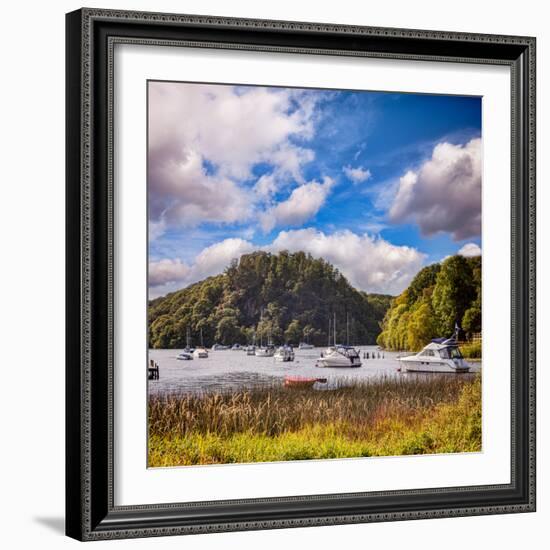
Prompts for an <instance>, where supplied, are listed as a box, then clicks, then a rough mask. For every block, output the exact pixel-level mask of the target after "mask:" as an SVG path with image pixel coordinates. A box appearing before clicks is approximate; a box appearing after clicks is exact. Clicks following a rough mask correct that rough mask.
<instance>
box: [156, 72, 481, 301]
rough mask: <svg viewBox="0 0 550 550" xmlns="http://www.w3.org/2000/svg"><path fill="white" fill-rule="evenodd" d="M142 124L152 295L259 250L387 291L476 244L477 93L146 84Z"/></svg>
mask: <svg viewBox="0 0 550 550" xmlns="http://www.w3.org/2000/svg"><path fill="white" fill-rule="evenodd" d="M149 128H150V134H149V171H148V193H149V205H150V212H149V218H150V219H149V221H150V239H149V241H150V242H149V260H150V266H149V280H150V294H151V295H152V296H155V295H161V294H164V293H166V292H168V291H170V290H174V289H177V288H181V287H183V286H186V285H187V284H190V283H192V282H195V281H196V280H200V279H201V278H204V277H205V276H208V275H212V274H215V273H218V272H221V271H223V268H224V267H225V265H227V263H228V262H229V261H230V260H231V258H232V257H238V256H240V255H241V254H243V253H247V252H250V251H252V250H257V249H264V250H268V251H273V252H276V251H277V250H281V249H282V248H287V249H289V250H298V249H304V250H306V251H308V252H311V253H312V254H313V255H314V256H323V257H325V258H326V259H327V260H328V261H331V262H332V263H334V264H335V265H337V266H338V267H339V268H340V269H341V270H342V272H343V273H344V274H345V275H346V276H347V277H348V279H350V282H352V284H354V285H355V286H357V287H359V288H362V289H363V290H367V291H376V292H389V293H392V294H396V293H398V292H400V291H402V290H403V289H404V288H405V287H406V285H407V284H408V282H410V279H411V278H412V277H413V276H414V274H415V273H416V272H417V271H418V269H420V267H422V266H423V265H426V264H427V263H432V262H434V261H439V260H441V259H442V258H444V257H446V256H448V255H451V254H456V253H457V252H458V251H460V250H461V249H464V250H465V251H466V252H464V251H463V253H465V254H470V255H471V254H478V253H480V252H481V251H480V247H481V139H480V138H481V99H480V98H478V97H459V96H436V95H421V94H403V93H386V92H366V91H334V90H301V89H288V88H266V87H247V86H239V87H234V86H224V85H204V84H192V83H165V82H151V83H149ZM465 246H466V248H464V247H465ZM346 251H347V252H348V253H349V255H350V256H351V255H353V259H350V258H349V257H348V255H347V254H346Z"/></svg>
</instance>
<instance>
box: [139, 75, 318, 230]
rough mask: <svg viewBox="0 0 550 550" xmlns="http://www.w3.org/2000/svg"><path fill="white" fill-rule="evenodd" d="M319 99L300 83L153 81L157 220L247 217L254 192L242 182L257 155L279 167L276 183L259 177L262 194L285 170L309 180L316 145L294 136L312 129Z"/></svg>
mask: <svg viewBox="0 0 550 550" xmlns="http://www.w3.org/2000/svg"><path fill="white" fill-rule="evenodd" d="M316 101H317V100H316V99H315V96H314V95H313V94H308V93H307V92H304V91H300V90H288V89H278V88H264V87H251V88H243V87H234V86H222V85H203V84H187V83H170V82H151V83H150V84H149V151H148V160H149V163H148V189H149V206H150V214H151V221H152V222H153V223H157V224H158V223H160V222H161V221H165V223H166V224H167V225H169V226H193V225H197V224H199V223H202V222H214V223H215V222H219V223H224V222H237V221H246V220H247V219H249V218H250V216H251V215H252V212H253V206H254V205H253V202H254V198H255V197H254V194H253V193H250V191H249V189H247V187H246V185H244V184H243V182H244V181H246V180H247V179H250V178H252V176H253V174H252V169H253V167H254V166H255V165H256V164H258V163H265V164H267V165H268V166H269V167H270V170H271V173H272V182H271V184H269V182H263V183H262V184H260V186H259V191H260V195H261V194H262V193H263V194H264V195H265V194H266V193H267V194H268V195H269V193H271V192H272V187H273V186H274V185H276V184H277V182H278V181H279V180H284V179H285V178H286V179H289V178H292V179H293V180H294V181H296V182H298V183H300V182H302V181H303V179H302V175H301V169H302V166H303V165H304V164H305V163H307V162H310V161H311V160H312V159H313V157H314V153H313V151H312V150H310V149H307V148H305V147H302V146H298V145H296V142H295V141H293V139H291V138H298V139H300V140H302V141H303V140H307V139H309V138H311V137H312V135H313V130H314V119H315V105H316ZM258 198H259V199H261V198H262V197H261V196H260V197H258ZM153 236H154V235H153Z"/></svg>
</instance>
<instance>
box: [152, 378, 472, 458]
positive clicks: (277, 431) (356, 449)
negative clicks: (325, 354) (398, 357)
mask: <svg viewBox="0 0 550 550" xmlns="http://www.w3.org/2000/svg"><path fill="white" fill-rule="evenodd" d="M480 395H481V394H480V382H479V379H476V381H474V382H472V380H471V379H469V378H463V377H458V376H449V377H432V378H428V379H426V378H420V377H416V378H411V377H408V376H407V377H402V378H387V379H382V380H379V381H377V382H359V383H356V384H354V385H353V386H346V387H339V388H336V389H334V390H328V391H316V390H313V389H304V390H301V389H292V390H288V389H283V388H281V387H272V388H268V389H258V390H250V391H242V392H238V393H233V394H212V395H206V396H202V397H194V396H186V397H152V398H151V399H150V402H149V463H150V465H151V466H170V465H181V464H209V463H228V462H255V461H266V460H267V461H273V460H297V459H303V458H337V457H351V456H377V455H381V456H387V455H392V454H418V453H423V452H456V451H467V450H479V449H480V446H481V427H480V426H481V397H480ZM477 412H479V429H477V428H475V429H474V428H472V426H474V427H476V426H478V421H477V420H476V418H477V417H476V414H477ZM468 423H470V424H471V425H472V426H470V424H468ZM469 426H470V427H469ZM476 430H477V431H476Z"/></svg>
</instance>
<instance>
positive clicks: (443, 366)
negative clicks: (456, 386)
mask: <svg viewBox="0 0 550 550" xmlns="http://www.w3.org/2000/svg"><path fill="white" fill-rule="evenodd" d="M399 363H400V364H401V369H402V370H404V371H407V372H428V373H429V372H435V373H438V372H440V373H451V374H460V373H465V372H469V370H470V366H469V365H455V364H454V363H452V362H448V361H430V362H429V361H418V360H406V359H400V360H399Z"/></svg>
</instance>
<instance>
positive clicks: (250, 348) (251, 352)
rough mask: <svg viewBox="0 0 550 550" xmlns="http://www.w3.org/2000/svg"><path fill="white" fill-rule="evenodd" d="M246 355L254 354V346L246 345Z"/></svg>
mask: <svg viewBox="0 0 550 550" xmlns="http://www.w3.org/2000/svg"><path fill="white" fill-rule="evenodd" d="M246 355H256V346H247V348H246Z"/></svg>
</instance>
